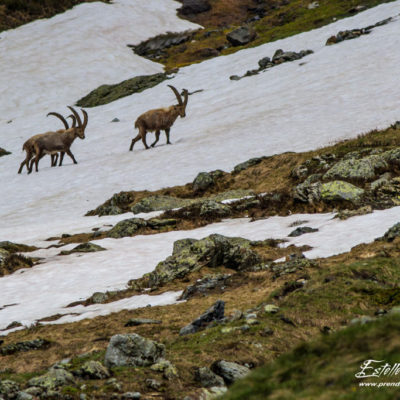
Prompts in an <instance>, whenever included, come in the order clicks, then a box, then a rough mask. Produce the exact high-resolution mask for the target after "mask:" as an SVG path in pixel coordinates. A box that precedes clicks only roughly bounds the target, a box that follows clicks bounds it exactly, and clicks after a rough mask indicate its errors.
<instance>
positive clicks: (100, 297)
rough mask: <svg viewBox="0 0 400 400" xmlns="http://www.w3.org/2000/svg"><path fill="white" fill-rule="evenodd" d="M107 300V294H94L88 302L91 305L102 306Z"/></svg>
mask: <svg viewBox="0 0 400 400" xmlns="http://www.w3.org/2000/svg"><path fill="white" fill-rule="evenodd" d="M108 298H109V296H108V294H107V293H103V292H95V293H93V294H92V296H91V297H90V299H89V300H90V302H91V303H93V304H102V303H105V302H106V301H107V300H108Z"/></svg>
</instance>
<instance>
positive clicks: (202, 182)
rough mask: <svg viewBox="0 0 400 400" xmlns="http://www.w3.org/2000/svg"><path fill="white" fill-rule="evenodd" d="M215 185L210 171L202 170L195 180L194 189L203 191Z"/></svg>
mask: <svg viewBox="0 0 400 400" xmlns="http://www.w3.org/2000/svg"><path fill="white" fill-rule="evenodd" d="M212 185H214V177H213V175H212V173H210V172H200V173H199V174H198V175H197V176H196V178H195V179H194V181H193V190H194V191H195V192H201V191H204V190H206V189H208V188H209V187H210V186H212Z"/></svg>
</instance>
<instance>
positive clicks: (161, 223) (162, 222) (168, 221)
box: [147, 218, 177, 229]
mask: <svg viewBox="0 0 400 400" xmlns="http://www.w3.org/2000/svg"><path fill="white" fill-rule="evenodd" d="M176 223H177V220H176V219H174V218H164V219H159V218H152V219H150V220H148V221H147V225H148V226H149V227H150V228H153V229H160V228H162V227H165V226H175V225H176Z"/></svg>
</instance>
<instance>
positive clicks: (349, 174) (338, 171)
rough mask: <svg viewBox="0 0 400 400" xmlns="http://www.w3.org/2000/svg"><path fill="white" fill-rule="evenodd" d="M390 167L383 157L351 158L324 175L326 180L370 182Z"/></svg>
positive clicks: (337, 164) (340, 162)
mask: <svg viewBox="0 0 400 400" xmlns="http://www.w3.org/2000/svg"><path fill="white" fill-rule="evenodd" d="M388 167H389V165H388V164H387V162H386V161H385V158H384V157H383V156H382V155H371V156H367V157H363V158H361V159H355V158H350V159H349V160H342V161H339V162H338V163H336V164H335V165H334V166H333V167H332V168H330V169H329V170H328V171H327V173H326V174H325V175H324V179H326V180H329V179H340V180H343V179H344V180H347V179H348V180H355V181H364V182H365V181H369V180H372V179H374V178H376V177H377V176H378V174H379V171H384V170H386V169H387V168H388Z"/></svg>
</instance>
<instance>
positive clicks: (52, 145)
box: [28, 106, 88, 173]
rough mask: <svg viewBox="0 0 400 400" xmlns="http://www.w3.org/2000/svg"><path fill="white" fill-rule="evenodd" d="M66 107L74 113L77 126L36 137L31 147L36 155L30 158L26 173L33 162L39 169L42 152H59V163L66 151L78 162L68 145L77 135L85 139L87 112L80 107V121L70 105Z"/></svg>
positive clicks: (30, 169)
mask: <svg viewBox="0 0 400 400" xmlns="http://www.w3.org/2000/svg"><path fill="white" fill-rule="evenodd" d="M68 108H69V109H70V110H71V111H72V114H74V116H75V118H76V121H77V123H78V126H76V127H74V128H69V129H65V130H61V131H57V132H47V133H45V134H44V135H42V136H41V137H39V138H37V139H36V140H35V141H34V143H33V149H34V152H35V153H36V157H35V160H32V162H31V165H30V167H29V172H28V173H31V172H32V167H33V163H35V166H36V172H38V171H39V169H38V164H39V160H40V159H41V158H42V156H43V155H44V154H56V153H59V152H60V153H61V157H60V165H61V164H62V161H63V158H64V154H65V153H67V154H68V155H69V156H70V157H71V158H72V161H73V162H74V164H78V162H77V161H76V160H75V157H74V155H73V154H72V153H71V150H70V147H71V145H72V143H73V141H74V140H75V139H76V138H77V137H79V138H80V139H85V129H86V126H87V123H88V114H87V112H86V111H85V110H83V109H82V108H81V111H82V113H83V117H84V118H83V123H82V120H81V118H80V116H79V114H78V113H77V112H76V111H75V110H74V109H73V108H72V107H70V106H68Z"/></svg>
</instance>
